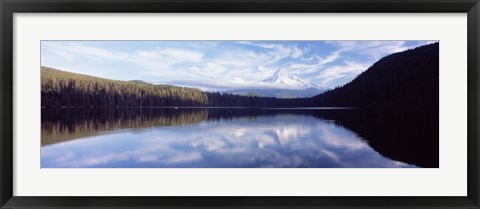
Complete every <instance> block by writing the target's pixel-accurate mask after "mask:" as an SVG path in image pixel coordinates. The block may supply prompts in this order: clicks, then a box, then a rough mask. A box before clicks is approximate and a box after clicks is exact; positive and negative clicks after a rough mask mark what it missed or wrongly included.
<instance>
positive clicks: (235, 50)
mask: <svg viewBox="0 0 480 209" xmlns="http://www.w3.org/2000/svg"><path fill="white" fill-rule="evenodd" d="M431 42H432V41H42V42H41V65H42V66H47V67H52V68H56V69H60V70H64V71H68V72H74V73H81V74H86V75H92V76H97V77H102V78H109V79H115V80H142V81H146V82H150V83H163V84H178V85H180V84H182V85H186V86H193V87H198V88H200V89H202V90H221V89H226V88H240V87H245V86H255V85H258V84H259V83H261V81H262V80H264V79H266V78H267V77H269V76H271V75H272V74H273V73H275V72H276V71H277V70H280V69H281V70H282V71H283V72H287V73H288V74H293V75H296V76H298V77H300V78H303V79H305V80H308V81H310V82H313V83H315V84H317V85H320V86H322V87H326V88H335V87H337V86H342V85H343V84H345V83H348V82H349V81H351V80H352V79H354V78H355V77H356V76H357V75H358V74H360V73H361V72H363V71H365V70H367V69H368V67H370V66H371V65H372V64H374V63H375V62H376V61H377V60H379V59H380V58H382V57H383V56H386V55H389V54H392V53H395V52H400V51H404V50H407V49H410V48H415V47H417V46H421V45H425V44H428V43H431Z"/></svg>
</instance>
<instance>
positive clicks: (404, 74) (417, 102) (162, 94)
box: [41, 43, 439, 108]
mask: <svg viewBox="0 0 480 209" xmlns="http://www.w3.org/2000/svg"><path fill="white" fill-rule="evenodd" d="M41 99H42V101H41V105H42V107H173V106H175V107H207V106H208V107H326V106H336V107H383V106H387V107H429V108H432V107H433V108H438V102H439V101H438V100H439V44H438V43H434V44H429V45H425V46H421V47H417V48H415V49H410V50H407V51H403V52H398V53H394V54H391V55H388V56H385V57H383V58H381V59H380V60H378V61H377V62H376V63H374V64H373V65H372V66H371V67H369V68H368V69H367V70H365V71H364V72H363V73H361V74H360V75H358V76H357V77H356V78H355V79H353V80H352V81H351V82H349V83H347V84H345V85H343V86H341V87H337V88H335V89H333V90H330V91H327V92H325V93H322V94H320V95H317V96H314V97H312V98H295V99H279V98H272V97H259V96H256V95H255V94H251V95H234V94H227V93H219V92H202V91H201V90H199V89H195V88H185V87H178V86H171V85H155V84H149V83H146V82H142V81H118V80H110V79H104V78H98V77H93V76H88V75H82V74H76V73H70V72H65V71H61V70H57V69H54V68H49V67H44V66H42V67H41Z"/></svg>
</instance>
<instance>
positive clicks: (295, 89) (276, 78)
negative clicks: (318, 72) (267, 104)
mask: <svg viewBox="0 0 480 209" xmlns="http://www.w3.org/2000/svg"><path fill="white" fill-rule="evenodd" d="M260 83H261V84H263V86H265V87H264V88H258V87H257V88H254V87H251V88H241V89H235V90H228V91H226V92H227V93H232V94H240V95H246V94H249V93H255V94H257V95H259V96H265V97H277V98H301V97H312V96H315V95H318V94H321V93H323V92H325V91H327V90H328V88H325V87H321V86H319V85H317V84H315V83H312V82H310V81H308V80H305V79H303V78H300V77H298V76H296V75H293V74H289V73H288V72H285V70H283V69H280V70H277V71H276V72H275V73H274V74H272V75H271V76H270V77H268V78H266V79H264V80H263V81H261V82H260Z"/></svg>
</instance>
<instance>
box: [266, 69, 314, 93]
mask: <svg viewBox="0 0 480 209" xmlns="http://www.w3.org/2000/svg"><path fill="white" fill-rule="evenodd" d="M263 82H265V83H271V84H274V85H276V86H277V87H279V88H287V89H308V88H318V89H321V88H322V87H320V86H319V85H317V84H314V83H312V82H310V81H308V80H305V79H302V78H300V77H298V76H296V75H294V74H292V73H289V72H287V71H286V70H285V69H284V68H280V69H279V70H277V71H275V73H273V74H272V75H271V76H270V77H268V78H266V79H265V80H263Z"/></svg>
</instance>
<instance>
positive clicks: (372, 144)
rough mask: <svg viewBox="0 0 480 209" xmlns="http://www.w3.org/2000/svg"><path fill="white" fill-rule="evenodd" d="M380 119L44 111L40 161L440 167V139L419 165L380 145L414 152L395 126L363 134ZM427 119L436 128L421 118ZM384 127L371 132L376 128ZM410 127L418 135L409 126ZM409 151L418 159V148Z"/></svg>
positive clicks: (350, 114)
mask: <svg viewBox="0 0 480 209" xmlns="http://www.w3.org/2000/svg"><path fill="white" fill-rule="evenodd" d="M366 115H368V116H369V117H365V116H366ZM378 115H380V116H384V115H392V114H386V113H385V112H384V113H378V114H377V116H378ZM400 115H402V116H405V115H408V114H403V113H401V114H400ZM377 116H376V115H375V114H373V113H368V112H364V111H359V110H306V109H302V110H300V109H290V110H289V109H282V110H275V109H228V108H225V109H222V108H220V109H217V108H215V109H99V110H95V109H94V110H92V109H82V110H71V109H60V110H42V149H41V159H42V160H41V161H42V167H43V168H48V167H121V168H130V167H144V168H150V167H203V168H206V167H209V168H212V167H214V168H224V167H235V168H239V167H248V168H257V167H317V168H329V167H414V166H422V167H435V162H436V163H437V165H438V137H437V139H436V140H437V144H436V145H435V143H433V144H430V145H429V147H433V148H429V150H422V154H419V155H418V156H417V157H415V158H414V159H415V160H414V161H410V160H409V158H408V157H405V156H399V155H397V154H395V153H397V152H398V151H393V152H392V151H390V150H389V149H393V150H395V148H376V147H377V146H379V147H382V146H383V147H384V146H385V145H386V146H396V147H397V148H400V149H403V150H401V152H400V153H404V152H409V151H410V150H405V148H404V147H405V146H403V145H402V144H403V143H404V142H400V143H398V140H396V139H395V138H396V136H394V134H395V133H390V134H389V135H390V139H385V136H383V135H384V134H382V133H384V132H385V130H392V128H390V129H385V128H383V129H382V130H376V131H375V132H376V133H375V134H372V133H370V132H371V131H370V132H369V131H365V130H368V129H369V127H370V125H372V124H374V123H375V122H373V123H370V125H369V123H368V122H367V123H365V122H364V121H365V120H367V121H372V120H378V117H377ZM392 117H393V118H392V119H397V122H395V123H391V124H388V121H381V123H378V121H377V122H376V123H378V124H382V125H383V126H397V127H396V128H393V129H395V130H397V129H398V130H402V127H400V126H399V125H398V124H399V122H398V118H396V117H394V116H392ZM368 118H370V119H368ZM431 118H433V117H431ZM406 119H408V120H411V118H408V117H407V118H406ZM362 120H363V121H362ZM401 121H403V120H400V122H401ZM410 122H412V123H419V122H418V121H410ZM425 122H428V123H431V121H420V123H425ZM378 124H377V126H376V127H370V128H373V129H376V128H378V127H379V126H378ZM416 125H419V124H416ZM348 126H351V127H353V129H350V128H347V127H348ZM408 126H410V125H406V126H403V128H408ZM432 127H433V129H435V126H432ZM423 128H430V127H426V126H423ZM355 129H356V130H355ZM430 129H432V128H430ZM437 129H438V128H437ZM403 130H406V129H403ZM408 130H409V131H418V130H413V129H411V127H410V128H409V129H408ZM422 130H424V131H423V132H427V133H423V134H422V133H413V134H412V136H414V137H415V139H413V140H417V144H422V143H418V140H419V138H418V137H421V138H422V139H421V140H423V141H425V140H431V139H433V138H434V137H435V135H434V132H433V131H432V130H427V129H422ZM432 134H433V135H432ZM399 136H400V137H403V135H402V134H399ZM416 136H418V137H416ZM378 137H382V138H384V139H382V140H378V139H377V138H378ZM426 137H427V139H425V138H426ZM428 137H430V138H428ZM391 139H394V140H391ZM410 140H412V139H404V140H403V141H407V142H408V141H410ZM433 141H435V140H433ZM427 144H428V143H427ZM435 146H437V147H436V148H435ZM435 149H436V150H437V151H436V152H437V157H436V159H434V160H433V161H432V162H433V163H431V162H430V161H431V160H428V157H425V156H432V155H435ZM378 150H381V151H380V153H379V151H378ZM384 150H386V151H385V152H384V153H382V152H383V151H384ZM411 150H413V151H412V152H413V154H414V155H415V149H414V148H412V149H411ZM412 152H411V153H412ZM420 158H422V159H420ZM425 159H427V160H425ZM425 162H428V163H430V164H429V165H427V164H426V163H425Z"/></svg>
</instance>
